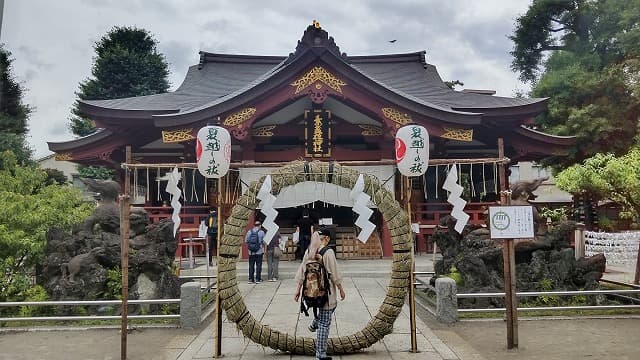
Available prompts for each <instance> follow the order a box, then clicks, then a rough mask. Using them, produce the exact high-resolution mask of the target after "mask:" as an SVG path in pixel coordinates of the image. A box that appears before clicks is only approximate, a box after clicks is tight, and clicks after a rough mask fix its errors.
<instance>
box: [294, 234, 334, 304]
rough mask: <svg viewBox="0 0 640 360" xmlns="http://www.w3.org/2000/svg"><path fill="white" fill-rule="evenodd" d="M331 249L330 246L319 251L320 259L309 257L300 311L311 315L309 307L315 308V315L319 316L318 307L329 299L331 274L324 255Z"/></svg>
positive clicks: (305, 268)
mask: <svg viewBox="0 0 640 360" xmlns="http://www.w3.org/2000/svg"><path fill="white" fill-rule="evenodd" d="M327 250H329V247H328V246H325V247H323V248H322V249H320V250H319V251H318V254H320V259H316V258H315V256H314V258H311V259H308V260H307V263H306V264H305V267H304V279H303V281H302V301H301V302H300V312H303V313H304V314H305V315H306V316H309V312H308V309H309V308H313V315H314V316H315V317H317V314H318V309H319V308H322V307H323V306H325V304H326V303H327V302H328V301H329V294H330V293H331V286H330V284H329V274H328V273H327V269H326V268H325V267H324V262H323V260H322V256H323V255H324V253H326V252H327Z"/></svg>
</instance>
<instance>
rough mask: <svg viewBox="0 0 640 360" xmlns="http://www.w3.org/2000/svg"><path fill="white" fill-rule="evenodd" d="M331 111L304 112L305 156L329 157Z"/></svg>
mask: <svg viewBox="0 0 640 360" xmlns="http://www.w3.org/2000/svg"><path fill="white" fill-rule="evenodd" d="M330 121H331V111H329V110H305V111H304V139H305V156H310V157H329V156H331V124H330Z"/></svg>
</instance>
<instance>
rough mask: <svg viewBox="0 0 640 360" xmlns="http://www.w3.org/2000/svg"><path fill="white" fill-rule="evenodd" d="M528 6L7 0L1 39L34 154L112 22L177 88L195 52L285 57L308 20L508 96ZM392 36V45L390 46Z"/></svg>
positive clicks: (467, 1) (372, 50)
mask: <svg viewBox="0 0 640 360" xmlns="http://www.w3.org/2000/svg"><path fill="white" fill-rule="evenodd" d="M529 3H530V0H515V1H503V0H486V1H476V0H451V1H441V0H396V1H388V0H372V1H365V0H341V1H340V2H336V3H331V6H328V5H327V3H326V2H315V3H314V2H291V1H288V0H274V1H268V2H256V1H252V0H219V1H215V2H212V1H209V0H190V1H177V0H175V1H169V0H159V1H154V2H153V3H150V2H149V1H145V0H132V1H129V2H127V3H126V4H124V3H123V2H121V1H116V0H67V1H58V2H51V1H47V0H30V1H9V2H5V11H4V24H3V28H2V39H1V40H2V42H5V43H6V44H7V48H8V49H9V50H13V51H14V58H15V61H14V74H15V76H16V78H17V79H18V80H19V81H21V82H22V83H23V84H24V86H25V88H26V89H27V93H26V95H25V102H26V103H28V104H29V105H31V106H33V107H35V108H36V110H35V111H34V113H33V114H32V116H31V118H30V128H31V143H32V145H33V147H34V148H35V150H36V154H37V155H44V154H46V153H48V149H47V146H46V141H64V140H70V139H72V135H71V134H70V133H69V132H68V130H67V123H68V117H69V113H70V111H69V109H70V107H71V105H72V104H73V102H74V100H75V95H74V92H75V91H76V90H77V88H78V84H79V82H80V81H82V80H84V79H86V78H87V77H88V76H89V75H90V71H91V66H92V63H93V59H92V58H93V56H94V51H93V44H94V43H95V41H96V40H98V39H100V37H101V36H103V35H104V34H105V33H106V32H107V31H108V30H109V29H111V28H112V27H113V26H136V27H139V28H144V29H147V30H149V31H150V32H151V33H152V34H153V35H154V37H155V38H156V40H158V42H159V50H160V51H161V52H162V53H163V54H164V55H165V56H166V59H167V61H168V62H169V64H170V69H171V76H170V81H171V83H172V88H173V89H175V88H176V87H177V86H179V85H180V83H181V82H182V80H183V78H184V75H185V74H186V71H187V69H188V67H189V66H190V65H193V64H197V62H198V50H204V51H210V52H218V53H238V54H254V55H281V56H285V55H288V54H289V53H290V52H293V51H294V50H295V47H296V43H297V41H298V40H299V39H300V37H301V35H302V33H303V31H304V30H305V28H306V27H307V26H308V25H309V24H311V21H312V20H314V19H315V20H318V21H319V22H320V23H321V25H322V27H323V28H324V29H326V30H327V31H328V32H329V34H330V35H331V36H333V37H334V39H335V41H336V43H337V45H338V46H339V47H340V50H341V51H342V52H346V53H347V54H349V55H367V54H385V53H387V54H388V53H402V52H410V51H420V50H426V51H427V61H428V62H429V63H432V64H434V65H436V66H437V67H438V70H439V71H440V73H441V75H442V77H443V79H445V80H449V79H459V80H461V81H463V82H464V83H465V87H468V88H481V89H482V88H484V89H486V88H491V89H494V90H497V91H498V94H499V95H505V96H509V95H511V94H512V93H513V89H515V88H525V89H526V86H525V85H523V84H521V83H520V82H519V81H518V80H517V74H514V73H512V72H511V71H510V69H509V64H510V61H511V58H510V55H509V51H510V50H511V47H512V44H511V43H510V40H508V39H507V38H506V36H507V35H509V34H510V33H511V32H512V29H513V24H514V19H515V18H516V17H517V16H518V15H520V14H522V13H524V12H525V11H526V9H527V7H528V6H529ZM391 39H397V41H396V42H395V43H394V44H391V43H389V42H388V40H391Z"/></svg>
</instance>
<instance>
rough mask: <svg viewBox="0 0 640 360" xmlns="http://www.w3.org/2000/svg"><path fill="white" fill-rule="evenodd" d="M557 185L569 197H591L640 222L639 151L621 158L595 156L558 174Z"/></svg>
mask: <svg viewBox="0 0 640 360" xmlns="http://www.w3.org/2000/svg"><path fill="white" fill-rule="evenodd" d="M556 184H557V186H558V187H560V188H561V189H563V190H565V191H568V192H570V193H572V194H583V193H586V194H590V195H593V196H595V197H597V198H599V199H608V200H611V201H614V202H616V203H618V204H620V205H621V206H622V209H623V211H622V212H621V214H620V215H621V217H625V218H629V219H633V220H634V221H635V222H636V223H638V222H640V148H638V147H635V148H633V149H632V150H631V151H629V153H627V154H625V155H624V156H620V157H616V156H615V155H613V154H597V155H595V156H593V157H591V158H589V159H587V160H586V161H584V163H583V164H581V165H580V164H576V165H573V166H571V167H569V168H567V169H565V170H563V171H562V172H560V173H559V174H558V176H557V177H556Z"/></svg>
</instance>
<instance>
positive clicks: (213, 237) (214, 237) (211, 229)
mask: <svg viewBox="0 0 640 360" xmlns="http://www.w3.org/2000/svg"><path fill="white" fill-rule="evenodd" d="M205 222H206V224H207V237H208V238H209V265H210V266H212V265H213V258H214V257H215V256H216V255H217V254H218V214H217V213H216V209H214V208H211V209H209V216H207V220H206V221H205Z"/></svg>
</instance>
